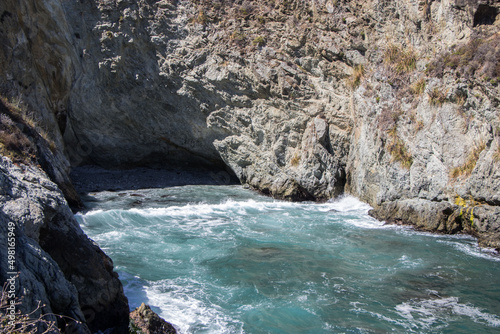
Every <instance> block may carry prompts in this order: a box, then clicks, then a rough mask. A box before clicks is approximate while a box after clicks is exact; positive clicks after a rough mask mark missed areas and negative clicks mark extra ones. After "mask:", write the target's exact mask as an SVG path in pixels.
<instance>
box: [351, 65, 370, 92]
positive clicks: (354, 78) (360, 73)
mask: <svg viewBox="0 0 500 334" xmlns="http://www.w3.org/2000/svg"><path fill="white" fill-rule="evenodd" d="M365 73H366V71H365V67H364V66H363V65H357V66H355V67H354V69H353V72H352V74H351V76H350V77H349V78H348V79H347V84H348V85H349V87H351V88H352V89H356V88H358V86H359V85H360V84H361V80H362V79H363V77H364V75H365Z"/></svg>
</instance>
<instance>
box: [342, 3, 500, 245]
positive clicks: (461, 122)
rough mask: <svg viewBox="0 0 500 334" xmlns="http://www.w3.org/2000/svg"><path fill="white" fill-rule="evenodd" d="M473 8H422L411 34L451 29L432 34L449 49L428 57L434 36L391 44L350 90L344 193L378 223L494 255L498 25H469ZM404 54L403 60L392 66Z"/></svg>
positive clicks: (498, 177)
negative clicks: (451, 237) (475, 244)
mask: <svg viewBox="0 0 500 334" xmlns="http://www.w3.org/2000/svg"><path fill="white" fill-rule="evenodd" d="M478 3H481V2H474V3H468V4H466V3H461V4H458V5H457V6H459V7H460V6H462V7H460V10H457V7H456V6H454V5H453V3H450V2H446V1H442V2H440V3H436V2H431V3H429V6H428V7H427V11H428V12H427V16H426V18H425V20H422V21H421V22H422V25H421V28H422V32H421V33H418V32H415V33H413V34H410V37H411V38H415V39H416V38H421V37H424V36H425V31H426V27H427V26H428V24H431V23H432V24H436V23H438V24H441V25H442V26H449V27H452V28H453V29H455V31H456V33H457V34H456V35H454V36H450V35H449V34H448V32H447V31H445V30H439V29H437V30H435V32H436V34H437V35H438V36H442V37H441V41H442V43H443V45H445V46H446V47H445V48H444V49H443V50H442V51H441V52H439V53H437V54H436V53H431V54H434V57H435V58H434V59H433V60H431V61H428V60H427V59H425V58H424V57H425V55H427V54H428V52H429V49H428V48H429V46H431V45H432V44H433V43H432V40H430V41H428V42H427V43H421V42H417V43H408V44H407V49H405V48H404V46H403V47H401V46H400V47H394V46H392V49H389V50H390V52H388V51H385V54H384V56H383V62H382V63H380V64H378V65H377V66H373V67H372V68H371V69H372V72H370V73H367V75H365V76H364V78H363V80H362V83H361V84H360V86H359V87H358V88H357V89H356V90H355V91H354V93H353V107H354V109H355V110H354V115H355V121H354V122H355V124H356V127H355V129H354V131H353V133H352V137H351V138H352V139H351V148H350V151H349V159H348V163H347V179H348V182H347V189H348V191H349V192H351V193H352V194H354V195H356V196H358V197H359V198H361V199H362V200H364V201H367V202H368V203H370V204H371V205H372V206H373V207H374V211H373V212H372V214H373V215H374V216H375V217H377V218H379V219H381V220H386V221H389V222H404V223H408V224H412V225H416V226H417V227H419V228H422V229H424V230H429V231H440V232H443V233H457V232H464V233H469V234H473V235H477V236H478V237H479V240H480V244H482V245H484V246H489V247H495V248H497V249H498V248H499V245H500V243H499V242H498V237H499V235H498V232H497V231H498V225H496V223H495V222H496V221H497V220H498V218H497V213H496V212H497V209H496V208H497V207H495V206H498V204H499V202H498V194H499V191H500V188H499V187H500V174H498V170H499V166H500V165H499V162H500V159H498V157H499V156H500V155H499V152H500V148H499V147H500V146H499V144H500V141H499V138H500V132H499V129H500V127H499V125H500V118H499V117H500V113H499V109H498V107H499V106H498V98H499V91H498V83H497V82H496V80H497V79H495V80H490V76H491V75H493V76H494V77H496V78H498V75H499V74H500V72H497V71H491V72H488V71H489V70H488V69H489V68H492V67H493V66H496V65H493V64H498V60H499V59H500V49H499V45H500V36H499V34H498V31H499V28H498V27H499V25H498V23H500V22H498V21H497V23H496V24H486V25H480V26H477V27H475V23H474V22H475V18H474V17H475V14H474V13H476V11H477V10H478V8H479V7H478V6H480V5H479V4H478ZM484 3H486V2H484ZM490 5H492V4H490ZM403 6H405V4H404V3H400V4H399V5H397V6H395V7H396V8H397V7H400V8H402V7H403ZM495 6H496V7H495V8H497V9H498V4H497V5H495ZM497 9H496V10H497ZM408 13H409V14H408V16H409V17H407V19H409V20H413V21H414V20H416V19H417V18H418V16H416V17H414V18H412V11H408ZM413 13H414V14H413V15H415V13H418V12H413ZM419 15H420V14H419ZM388 20H389V21H391V17H390V16H388ZM394 22H401V20H400V19H398V21H394V20H393V22H392V24H393V23H394ZM401 23H404V20H403V22H401ZM454 45H455V46H454ZM467 50H469V51H468V52H470V53H469V54H468V53H467V52H466V51H467ZM478 50H481V51H478ZM403 54H404V55H406V56H405V57H407V58H405V59H406V63H405V62H404V61H401V62H400V61H399V60H398V57H400V56H401V55H403ZM409 55H411V56H409ZM408 58H412V59H413V60H414V62H413V63H411V66H409V64H410V63H409V62H408ZM479 58H481V60H479ZM399 59H402V58H399ZM476 62H477V63H476ZM490 66H492V67H490ZM487 73H488V74H487ZM419 85H420V86H419ZM495 157H496V158H495ZM479 189H481V190H479ZM485 221H489V222H490V223H491V224H485V223H484V222H485ZM494 234H495V235H496V237H495V238H497V241H493V239H495V238H492V235H494Z"/></svg>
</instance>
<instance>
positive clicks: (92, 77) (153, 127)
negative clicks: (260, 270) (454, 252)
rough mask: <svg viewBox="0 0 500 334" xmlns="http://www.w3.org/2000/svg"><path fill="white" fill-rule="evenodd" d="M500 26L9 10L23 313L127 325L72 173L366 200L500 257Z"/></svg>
mask: <svg viewBox="0 0 500 334" xmlns="http://www.w3.org/2000/svg"><path fill="white" fill-rule="evenodd" d="M499 13H500V5H499V4H498V1H494V0H441V1H433V0H425V1H410V0H402V1H382V0H368V1H347V0H310V1H299V0H291V1H285V0H276V1H264V0H263V1H260V0H259V1H226V0H213V1H197V0H160V1H158V0H141V1H131V0H121V1H114V0H91V1H83V2H82V1H60V0H36V1H35V0H22V1H21V2H19V1H18V0H3V1H2V2H1V3H0V40H1V43H0V98H1V103H0V116H1V119H0V120H1V122H0V153H1V155H2V161H1V165H0V171H1V174H0V178H1V179H0V180H1V182H2V183H1V190H0V191H1V193H0V218H1V224H0V227H1V228H2V239H1V242H2V243H3V245H4V246H5V245H6V244H5V243H6V242H7V240H6V239H5V233H3V232H5V231H7V230H5V229H6V228H8V226H9V222H10V223H12V222H14V223H15V224H16V229H17V230H16V231H17V232H16V233H17V235H16V237H18V240H19V243H18V245H19V253H18V255H19V257H18V260H17V261H18V265H19V269H20V270H21V271H22V274H21V275H20V276H19V282H20V283H22V284H21V285H22V286H23V289H24V290H23V291H25V292H26V293H23V295H25V302H23V305H24V306H23V307H25V308H26V309H25V310H24V309H23V311H29V310H30V309H31V308H33V307H35V306H36V301H37V300H42V301H43V303H45V304H46V305H47V306H44V308H42V309H41V310H39V312H41V313H43V314H49V313H51V312H55V313H61V314H63V315H66V316H67V317H70V318H72V319H76V320H77V321H78V322H73V324H72V325H71V326H75V328H76V330H77V331H79V332H81V333H88V332H89V331H92V332H95V331H97V330H105V329H106V328H110V327H114V328H117V330H118V331H126V327H127V325H128V320H126V319H128V306H127V302H126V298H125V297H124V296H123V291H122V287H121V285H120V282H119V280H118V278H117V277H116V274H115V273H113V270H112V262H111V260H110V259H109V258H108V257H107V256H106V255H105V254H104V253H103V252H102V251H101V250H99V248H98V247H97V246H96V245H95V244H94V243H93V242H92V241H90V240H89V239H88V238H87V237H86V236H85V235H84V234H83V233H82V231H81V229H80V228H79V227H78V225H77V224H76V222H75V221H74V219H73V218H72V214H71V210H70V209H69V206H68V203H69V205H71V206H72V207H78V206H79V205H81V202H80V201H79V198H78V194H77V192H76V191H75V188H74V186H73V184H72V182H71V177H70V173H71V171H73V174H72V179H73V180H74V182H75V185H76V186H77V188H78V189H80V190H81V191H83V192H85V191H94V190H99V189H107V190H119V189H123V188H124V187H128V186H130V185H132V186H134V184H135V185H136V186H137V187H138V185H139V184H141V185H146V186H148V187H149V186H151V187H156V186H159V187H161V186H169V185H173V184H179V183H182V184H192V183H208V184H225V183H227V182H229V183H233V182H235V181H236V179H237V180H238V182H240V183H242V184H245V185H247V186H249V187H251V188H253V189H256V190H258V191H260V192H262V193H265V194H268V195H270V196H273V197H276V198H281V199H287V200H315V201H324V200H327V199H329V198H332V197H335V196H337V195H339V194H342V193H349V194H352V195H354V196H356V197H358V198H360V199H361V200H363V201H365V202H367V203H369V204H370V205H371V206H372V207H373V211H372V215H373V216H374V217H376V218H378V219H380V220H384V221H387V222H393V223H400V224H411V225H414V226H416V227H417V228H420V229H423V230H428V231H435V232H441V233H468V234H472V235H474V236H477V237H478V240H479V243H480V245H481V246H484V247H493V248H496V249H500V168H499V167H500V107H499V101H500V90H499V83H500V67H499V66H498V64H499V63H500V17H499ZM89 165H92V166H99V167H88V166H89ZM78 166H80V167H78ZM81 166H87V167H81ZM77 167H78V168H77ZM103 168H105V169H103ZM137 168H139V169H137ZM141 168H149V169H141ZM133 169H135V171H134V172H131V170H133ZM165 169H166V170H165ZM110 170H124V171H122V172H113V171H110ZM96 173H97V174H98V175H100V176H99V177H98V178H95V177H94V175H95V174H96ZM178 173H181V174H178ZM123 176H124V177H125V179H127V181H126V182H122V181H121V179H120V178H121V177H123ZM1 249H2V250H1V254H2V259H1V261H3V262H2V268H6V263H5V261H6V257H5V256H4V252H5V249H6V248H5V247H3V246H2V248H1ZM4 265H5V266H4ZM2 275H4V276H2V277H1V279H2V282H4V281H5V280H6V279H7V277H6V274H5V273H3V272H2ZM49 278H50V279H49ZM54 282H56V283H54ZM18 289H19V291H17V292H18V293H19V294H20V295H21V287H20V286H18ZM80 322H81V323H80ZM59 325H60V327H61V328H64V326H65V325H64V324H63V323H59Z"/></svg>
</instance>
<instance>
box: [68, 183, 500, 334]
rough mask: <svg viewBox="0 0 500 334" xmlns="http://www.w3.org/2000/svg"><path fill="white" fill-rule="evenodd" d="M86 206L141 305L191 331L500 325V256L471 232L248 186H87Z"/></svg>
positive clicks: (349, 201)
mask: <svg viewBox="0 0 500 334" xmlns="http://www.w3.org/2000/svg"><path fill="white" fill-rule="evenodd" d="M84 201H85V203H86V206H87V208H88V211H85V212H82V213H79V214H77V215H76V217H77V219H78V220H79V222H80V224H81V225H82V228H83V229H84V231H85V232H86V233H87V234H88V235H89V236H90V237H91V238H92V239H93V240H95V241H96V242H97V243H98V244H99V246H100V247H102V248H103V249H104V250H105V252H106V253H107V254H108V255H109V256H110V257H111V258H112V259H113V261H114V264H115V268H116V270H117V271H118V273H119V275H120V278H121V280H122V282H123V284H124V287H125V293H126V295H127V297H128V298H129V302H130V306H131V307H132V308H135V307H137V306H138V305H139V304H140V303H141V302H146V303H148V304H150V305H151V306H152V307H153V309H155V310H156V311H157V312H158V313H159V314H160V315H161V316H162V317H164V318H165V319H166V320H167V321H169V322H172V323H173V324H174V325H175V326H176V328H177V329H178V330H179V331H180V332H181V333H386V332H400V333H401V332H404V333H497V332H500V303H499V300H500V262H499V259H498V258H496V257H493V256H492V255H491V254H490V253H489V252H488V251H487V250H481V249H479V248H478V247H477V245H476V241H475V240H474V239H473V238H470V237H465V236H445V235H434V234H429V233H421V232H417V231H414V230H412V229H409V228H406V227H398V226H388V225H383V223H381V222H378V221H376V220H374V219H373V218H371V217H369V216H368V214H367V211H368V209H369V207H368V206H367V205H366V204H364V203H361V202H359V201H358V200H357V199H355V198H352V197H343V198H340V199H338V200H336V201H332V202H328V203H323V204H317V203H290V202H284V201H277V200H274V199H271V198H268V197H265V196H261V195H259V194H256V193H255V192H252V191H250V190H247V189H244V188H242V187H241V186H235V185H229V186H215V185H203V186H198V185H186V186H180V187H170V188H158V189H142V190H132V191H131V190H123V191H117V192H114V191H101V192H95V193H89V194H88V195H87V196H86V197H85V198H84Z"/></svg>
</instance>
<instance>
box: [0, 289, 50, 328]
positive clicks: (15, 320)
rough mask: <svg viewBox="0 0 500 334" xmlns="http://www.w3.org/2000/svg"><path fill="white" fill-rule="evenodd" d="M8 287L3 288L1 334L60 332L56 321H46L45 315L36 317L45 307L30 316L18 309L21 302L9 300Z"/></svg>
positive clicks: (0, 299) (0, 297)
mask: <svg viewBox="0 0 500 334" xmlns="http://www.w3.org/2000/svg"><path fill="white" fill-rule="evenodd" d="M7 286H8V284H5V285H4V286H3V289H2V292H1V296H0V334H36V333H39V334H46V333H54V332H59V329H58V328H57V325H56V322H55V321H50V320H47V319H45V316H44V315H43V314H40V315H38V316H35V315H36V314H37V313H38V312H39V311H40V309H41V308H42V307H43V306H44V305H40V304H39V305H38V307H37V308H36V309H35V310H33V311H32V312H31V313H29V314H23V313H21V311H20V310H19V309H18V307H19V305H20V301H19V300H17V299H10V298H9V292H8V289H7ZM11 302H13V303H11ZM40 329H42V330H43V332H41V331H40Z"/></svg>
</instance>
